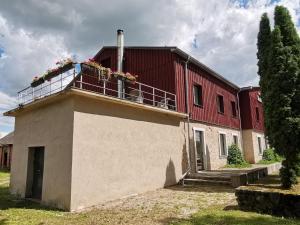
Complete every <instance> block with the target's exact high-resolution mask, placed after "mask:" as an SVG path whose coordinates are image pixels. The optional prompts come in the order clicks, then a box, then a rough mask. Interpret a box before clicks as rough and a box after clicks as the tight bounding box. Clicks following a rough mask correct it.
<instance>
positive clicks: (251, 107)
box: [239, 88, 264, 132]
mask: <svg viewBox="0 0 300 225" xmlns="http://www.w3.org/2000/svg"><path fill="white" fill-rule="evenodd" d="M258 95H259V90H258V89H257V88H254V89H249V90H244V91H242V92H241V93H240V95H239V97H240V102H241V117H242V128H243V129H254V130H256V131H260V132H264V116H263V106H262V103H261V102H259V101H258ZM256 107H257V108H258V112H259V120H257V119H256Z"/></svg>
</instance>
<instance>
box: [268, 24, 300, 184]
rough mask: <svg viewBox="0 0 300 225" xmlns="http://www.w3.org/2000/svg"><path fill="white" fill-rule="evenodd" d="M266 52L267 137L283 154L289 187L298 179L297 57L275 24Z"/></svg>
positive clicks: (283, 171)
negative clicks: (295, 105)
mask: <svg viewBox="0 0 300 225" xmlns="http://www.w3.org/2000/svg"><path fill="white" fill-rule="evenodd" d="M271 41H272V43H271V48H270V55H269V66H270V68H269V73H270V75H269V81H268V84H269V85H268V87H267V89H268V90H267V91H266V92H267V93H266V98H265V101H267V102H268V103H267V108H266V109H265V112H266V116H267V117H268V123H269V124H268V129H269V132H268V138H269V141H270V144H271V145H272V146H274V147H275V149H276V151H277V152H278V153H280V154H281V155H283V156H284V157H285V160H284V162H283V168H282V169H281V171H280V174H281V180H282V185H283V186H284V187H286V188H289V187H291V186H292V185H293V184H295V183H296V182H297V179H296V172H297V170H296V167H297V164H298V150H299V149H297V146H296V145H295V138H297V137H296V136H295V130H294V128H295V127H294V118H293V112H292V108H291V101H292V97H293V95H294V94H295V81H296V79H295V76H294V75H295V72H296V71H297V70H298V64H297V59H296V57H295V56H294V55H293V54H292V48H291V47H284V46H283V43H282V36H281V32H280V29H279V27H278V26H276V27H275V29H274V31H273V32H272V38H271Z"/></svg>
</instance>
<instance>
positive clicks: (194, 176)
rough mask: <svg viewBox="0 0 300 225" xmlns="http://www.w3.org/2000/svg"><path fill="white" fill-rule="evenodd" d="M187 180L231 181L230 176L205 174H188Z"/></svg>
mask: <svg viewBox="0 0 300 225" xmlns="http://www.w3.org/2000/svg"><path fill="white" fill-rule="evenodd" d="M186 178H187V179H200V180H212V181H229V182H230V181H231V177H230V176H221V175H207V174H190V175H188V176H187V177H186Z"/></svg>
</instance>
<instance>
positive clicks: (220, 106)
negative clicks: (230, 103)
mask: <svg viewBox="0 0 300 225" xmlns="http://www.w3.org/2000/svg"><path fill="white" fill-rule="evenodd" d="M217 105H218V113H222V114H224V98H223V96H222V95H218V96H217Z"/></svg>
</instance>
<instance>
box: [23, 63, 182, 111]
mask: <svg viewBox="0 0 300 225" xmlns="http://www.w3.org/2000/svg"><path fill="white" fill-rule="evenodd" d="M102 68H103V67H102ZM118 81H119V82H118ZM120 81H121V83H122V84H123V88H122V89H120V88H119V87H120V86H119V85H120ZM67 89H80V90H84V91H88V92H93V93H96V94H99V95H105V96H110V97H114V98H118V99H121V100H124V101H131V102H135V103H138V104H145V105H151V106H153V107H159V108H163V109H167V110H172V111H177V105H176V95H175V94H173V93H170V92H167V91H164V90H161V89H158V88H155V87H152V86H150V85H146V84H143V83H140V82H136V81H135V80H129V79H126V77H125V76H123V77H122V76H116V74H114V73H112V76H111V77H107V76H104V75H103V71H102V70H101V69H99V68H95V67H92V66H90V65H87V64H85V63H80V64H76V63H73V64H72V66H69V68H68V70H61V73H58V74H55V76H53V77H51V79H42V78H40V79H38V80H36V81H34V82H33V83H32V84H31V86H29V87H27V88H25V89H23V90H21V91H19V92H18V104H19V107H22V106H24V105H26V104H29V103H31V102H34V101H37V100H41V99H43V98H45V97H47V96H50V95H53V94H56V93H59V92H61V91H64V90H67Z"/></svg>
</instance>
